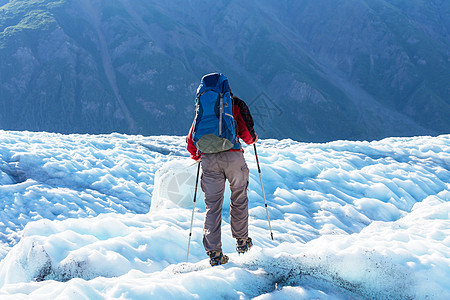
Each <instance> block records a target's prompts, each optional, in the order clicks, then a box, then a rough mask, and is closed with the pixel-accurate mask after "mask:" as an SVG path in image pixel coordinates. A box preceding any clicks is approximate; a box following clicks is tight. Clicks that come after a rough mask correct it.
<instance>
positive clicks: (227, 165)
mask: <svg viewBox="0 0 450 300" xmlns="http://www.w3.org/2000/svg"><path fill="white" fill-rule="evenodd" d="M201 165H202V172H203V174H202V181H201V186H202V190H203V192H204V193H205V205H206V217H205V223H204V226H203V245H204V247H205V250H206V251H211V250H222V242H221V226H222V205H223V198H224V192H225V180H226V179H228V181H229V182H230V191H231V199H230V200H231V207H230V215H231V221H230V225H231V233H232V235H233V237H234V238H247V236H248V198H247V186H248V176H249V171H248V167H247V164H246V163H245V159H244V155H243V153H242V152H241V151H226V152H220V153H214V154H203V155H202V160H201Z"/></svg>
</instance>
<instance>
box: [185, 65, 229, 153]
mask: <svg viewBox="0 0 450 300" xmlns="http://www.w3.org/2000/svg"><path fill="white" fill-rule="evenodd" d="M230 92H231V90H230V86H229V84H228V79H227V78H226V77H225V75H223V74H220V73H212V74H208V75H205V76H203V78H202V81H201V83H200V85H199V87H198V89H197V98H196V104H195V120H194V129H193V132H192V138H193V140H194V144H195V146H196V147H197V149H198V150H199V151H200V152H203V153H218V152H222V151H227V150H230V149H231V148H233V146H234V144H235V143H236V129H235V121H234V117H233V102H232V100H231V93H230Z"/></svg>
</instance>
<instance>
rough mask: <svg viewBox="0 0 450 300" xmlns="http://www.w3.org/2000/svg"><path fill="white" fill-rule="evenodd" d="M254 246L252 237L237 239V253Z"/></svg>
mask: <svg viewBox="0 0 450 300" xmlns="http://www.w3.org/2000/svg"><path fill="white" fill-rule="evenodd" d="M252 246H253V242H252V239H251V238H249V237H248V238H246V239H236V251H237V253H239V254H241V253H245V252H247V251H248V250H250V248H251V247H252Z"/></svg>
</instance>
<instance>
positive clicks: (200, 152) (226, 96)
mask: <svg viewBox="0 0 450 300" xmlns="http://www.w3.org/2000/svg"><path fill="white" fill-rule="evenodd" d="M253 127H254V122H253V118H252V116H251V114H250V111H249V109H248V107H247V105H246V104H245V102H244V101H243V100H241V99H239V98H238V97H236V96H233V94H232V92H231V89H230V86H229V83H228V79H227V78H226V77H225V76H224V75H223V74H221V73H212V74H208V75H205V76H203V78H202V80H201V83H200V85H199V87H198V89H197V97H196V115H195V119H194V122H193V124H192V126H191V129H190V130H189V134H188V136H187V138H186V142H187V150H188V151H189V153H190V155H191V158H192V159H194V160H196V161H200V163H201V168H202V177H201V188H202V190H203V192H204V194H205V206H206V216H205V222H204V226H203V245H204V247H205V250H206V253H207V255H208V256H209V258H210V264H211V265H212V266H215V265H221V264H225V263H227V262H228V257H227V256H226V255H224V254H223V252H222V241H221V223H222V205H223V200H224V191H225V181H226V180H228V181H229V183H230V190H231V197H230V200H231V203H230V217H231V221H230V225H231V232H232V236H233V237H234V238H235V239H236V251H237V252H238V253H244V252H246V251H248V250H249V249H250V247H251V246H252V245H253V244H252V239H251V238H250V237H249V236H248V198H247V187H248V180H249V169H248V167H247V164H246V162H245V159H244V155H243V149H242V146H241V143H240V141H239V138H241V139H242V140H243V141H244V142H245V143H246V144H248V145H251V144H254V143H256V142H257V141H258V136H257V134H256V133H255V130H254V128H253Z"/></svg>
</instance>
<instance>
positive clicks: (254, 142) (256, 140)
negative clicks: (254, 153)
mask: <svg viewBox="0 0 450 300" xmlns="http://www.w3.org/2000/svg"><path fill="white" fill-rule="evenodd" d="M255 135H256V139H255V141H253V143H251V144H250V145H253V144H256V142H258V135H257V134H256V133H255Z"/></svg>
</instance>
